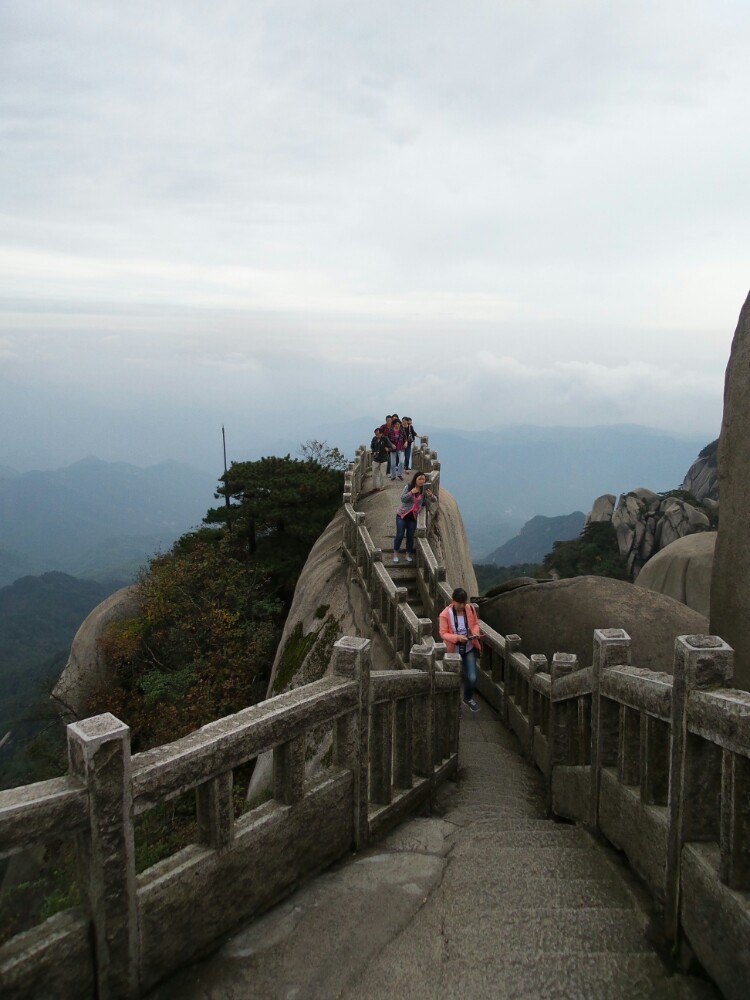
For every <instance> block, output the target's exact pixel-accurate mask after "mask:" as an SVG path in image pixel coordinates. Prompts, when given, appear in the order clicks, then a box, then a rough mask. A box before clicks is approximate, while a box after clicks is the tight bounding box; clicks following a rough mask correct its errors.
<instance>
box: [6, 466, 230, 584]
mask: <svg viewBox="0 0 750 1000" xmlns="http://www.w3.org/2000/svg"><path fill="white" fill-rule="evenodd" d="M214 489H215V479H214V478H213V477H212V476H211V475H209V474H208V473H204V472H200V471H198V470H196V469H192V468H191V467H189V466H186V465H180V464H178V463H177V462H162V463H160V464H158V465H152V466H150V467H148V468H145V469H142V468H139V467H138V466H135V465H128V464H127V463H125V462H103V461H101V460H99V459H96V458H87V459H84V460H83V461H81V462H76V463H75V464H73V465H70V466H66V467H65V468H61V469H55V470H50V471H45V472H25V473H22V474H17V475H10V476H7V477H2V476H0V585H7V584H9V583H11V582H12V581H13V580H15V579H17V578H18V577H19V576H21V575H23V574H25V573H42V572H45V571H50V570H56V571H61V572H65V573H70V574H72V575H76V576H88V577H95V578H97V579H102V578H108V579H109V578H128V577H130V576H131V575H132V573H133V572H134V571H135V570H136V569H137V568H138V566H140V565H141V564H142V563H143V562H145V560H146V559H147V558H148V556H150V555H152V554H153V553H154V552H155V551H156V550H157V549H159V548H163V549H166V548H168V547H169V546H170V545H171V543H172V542H173V541H174V540H175V539H176V538H178V537H179V536H180V535H181V534H182V533H183V532H184V531H186V530H187V529H189V528H190V527H192V526H194V525H196V524H198V523H199V522H200V520H201V518H202V516H203V514H204V513H205V510H206V508H207V507H208V506H209V504H210V502H211V500H212V498H213V491H214Z"/></svg>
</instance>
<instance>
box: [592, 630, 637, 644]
mask: <svg viewBox="0 0 750 1000" xmlns="http://www.w3.org/2000/svg"><path fill="white" fill-rule="evenodd" d="M594 642H598V643H601V644H602V645H605V644H606V643H611V642H617V643H623V642H630V636H629V635H628V633H627V632H626V631H625V629H624V628H595V629H594Z"/></svg>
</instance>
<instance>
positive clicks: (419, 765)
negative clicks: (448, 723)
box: [409, 644, 435, 778]
mask: <svg viewBox="0 0 750 1000" xmlns="http://www.w3.org/2000/svg"><path fill="white" fill-rule="evenodd" d="M409 666H410V667H411V669H412V670H423V671H424V672H425V673H427V674H429V676H430V687H429V691H428V692H427V694H425V695H422V696H421V697H419V698H415V699H414V709H413V712H414V715H413V727H414V750H413V765H414V773H415V774H418V775H419V777H420V778H429V777H432V764H433V756H434V754H433V749H432V739H433V723H432V714H433V707H432V703H433V699H434V697H435V656H434V652H433V648H432V647H431V646H428V645H427V644H425V645H423V646H412V648H411V653H410V654H409Z"/></svg>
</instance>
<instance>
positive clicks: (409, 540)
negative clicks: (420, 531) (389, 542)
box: [393, 514, 417, 556]
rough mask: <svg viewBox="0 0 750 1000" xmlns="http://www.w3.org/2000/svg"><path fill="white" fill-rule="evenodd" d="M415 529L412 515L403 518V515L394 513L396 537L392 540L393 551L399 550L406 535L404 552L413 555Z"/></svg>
mask: <svg viewBox="0 0 750 1000" xmlns="http://www.w3.org/2000/svg"><path fill="white" fill-rule="evenodd" d="M416 530H417V522H416V521H415V520H414V518H413V517H407V518H406V520H404V518H403V517H399V516H398V514H397V515H396V538H395V539H394V542H393V551H394V552H399V551H400V550H401V542H402V541H403V540H404V535H406V552H407V555H410V556H411V555H414V533H415V532H416Z"/></svg>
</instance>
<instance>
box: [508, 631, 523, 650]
mask: <svg viewBox="0 0 750 1000" xmlns="http://www.w3.org/2000/svg"><path fill="white" fill-rule="evenodd" d="M505 645H506V646H507V647H508V648H509V649H518V647H519V646H520V645H521V636H520V635H516V634H515V633H513V634H511V635H506V637H505Z"/></svg>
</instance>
